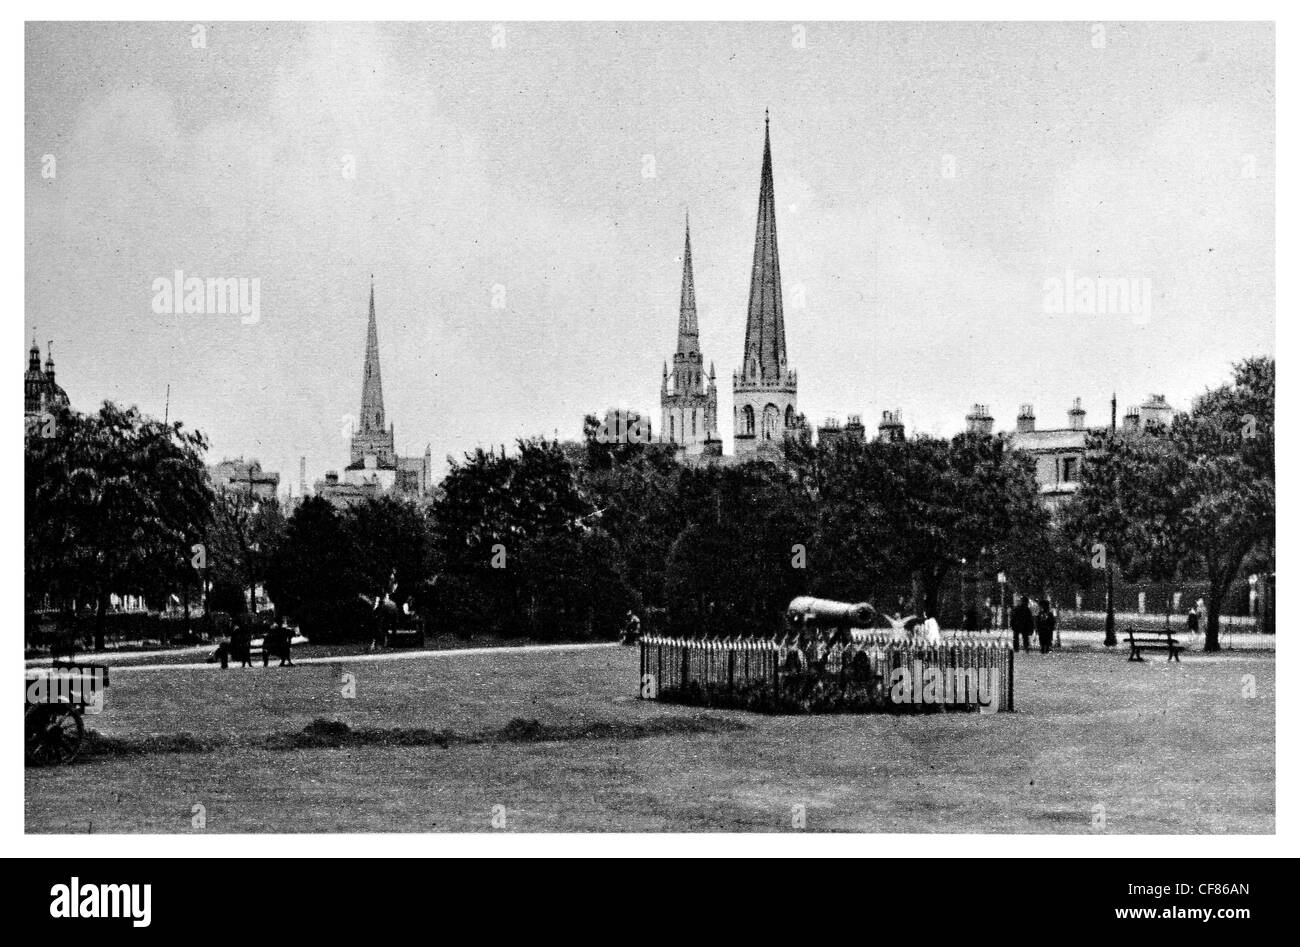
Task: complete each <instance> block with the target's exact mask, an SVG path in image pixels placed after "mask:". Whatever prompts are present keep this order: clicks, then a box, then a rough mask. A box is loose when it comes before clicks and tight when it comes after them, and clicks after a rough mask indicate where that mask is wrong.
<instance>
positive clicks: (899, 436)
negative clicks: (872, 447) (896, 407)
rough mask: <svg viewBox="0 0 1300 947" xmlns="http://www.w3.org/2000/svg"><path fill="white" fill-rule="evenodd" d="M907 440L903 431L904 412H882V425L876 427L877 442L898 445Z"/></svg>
mask: <svg viewBox="0 0 1300 947" xmlns="http://www.w3.org/2000/svg"><path fill="white" fill-rule="evenodd" d="M906 439H907V434H906V432H905V431H904V429H903V412H902V411H882V412H881V413H880V423H879V424H878V425H876V440H878V441H883V442H884V443H886V444H896V443H898V442H899V441H904V440H906Z"/></svg>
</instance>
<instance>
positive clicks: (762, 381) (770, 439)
mask: <svg viewBox="0 0 1300 947" xmlns="http://www.w3.org/2000/svg"><path fill="white" fill-rule="evenodd" d="M763 125H764V129H763V174H762V178H761V181H760V184H759V190H758V224H757V226H756V228H755V232H754V265H753V269H752V271H751V273H750V280H749V316H748V319H747V320H746V323H745V349H744V352H743V354H742V360H741V365H740V369H739V370H738V371H737V372H736V373H735V374H734V375H733V376H732V391H733V393H734V405H735V407H734V411H735V453H736V455H737V456H738V457H753V456H760V455H766V456H769V457H774V458H779V457H781V456H782V444H783V442H784V440H785V435H786V434H793V433H794V432H795V429H796V427H797V426H798V423H799V422H798V414H797V412H796V409H795V396H796V393H797V389H798V378H797V376H796V374H795V372H794V371H793V370H792V369H791V368H790V367H789V366H788V365H787V364H786V358H785V314H784V312H783V310H782V305H781V261H780V258H779V256H778V254H777V248H776V196H775V194H774V193H773V188H772V142H771V132H770V125H769V122H768V119H767V118H766V116H765V117H764V121H763Z"/></svg>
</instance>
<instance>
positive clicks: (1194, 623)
mask: <svg viewBox="0 0 1300 947" xmlns="http://www.w3.org/2000/svg"><path fill="white" fill-rule="evenodd" d="M1200 630H1201V613H1200V612H1198V611H1197V610H1196V609H1195V608H1189V609H1188V610H1187V633H1188V634H1189V635H1195V634H1197V633H1199V632H1200Z"/></svg>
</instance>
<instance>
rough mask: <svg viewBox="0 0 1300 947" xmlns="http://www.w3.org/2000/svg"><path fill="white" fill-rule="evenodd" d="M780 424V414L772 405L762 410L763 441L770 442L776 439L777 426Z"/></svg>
mask: <svg viewBox="0 0 1300 947" xmlns="http://www.w3.org/2000/svg"><path fill="white" fill-rule="evenodd" d="M780 423H781V412H780V410H779V409H778V408H777V406H776V405H774V404H769V405H768V406H767V407H766V408H764V409H763V440H765V441H770V440H772V438H774V437H776V429H777V425H778V424H780Z"/></svg>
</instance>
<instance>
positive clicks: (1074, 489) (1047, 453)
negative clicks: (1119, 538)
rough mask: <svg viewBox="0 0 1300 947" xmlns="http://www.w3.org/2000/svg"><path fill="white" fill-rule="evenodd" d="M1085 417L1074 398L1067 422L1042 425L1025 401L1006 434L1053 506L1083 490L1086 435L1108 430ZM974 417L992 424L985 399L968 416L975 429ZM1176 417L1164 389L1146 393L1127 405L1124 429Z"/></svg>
mask: <svg viewBox="0 0 1300 947" xmlns="http://www.w3.org/2000/svg"><path fill="white" fill-rule="evenodd" d="M981 413H982V415H983V416H982V417H981V416H980V415H981ZM1087 417H1088V414H1087V412H1086V411H1085V410H1084V408H1083V403H1082V400H1081V399H1079V398H1075V399H1074V404H1073V405H1071V407H1070V409H1069V410H1068V411H1067V412H1066V426H1065V427H1057V428H1040V427H1038V426H1037V418H1036V417H1035V416H1034V406H1033V405H1032V404H1022V405H1021V406H1020V412H1019V414H1017V416H1016V430H1015V432H1014V433H1013V434H1011V435H1009V436H1008V439H1007V442H1008V446H1009V447H1010V448H1011V449H1012V450H1019V451H1023V452H1024V453H1026V454H1027V455H1029V457H1030V458H1031V459H1032V460H1033V462H1034V478H1035V480H1037V481H1038V494H1039V497H1040V499H1041V500H1042V502H1043V504H1044V505H1045V506H1046V507H1047V508H1048V509H1050V510H1056V509H1059V508H1060V507H1061V506H1062V505H1063V504H1064V503H1065V502H1066V501H1067V500H1069V498H1070V497H1072V496H1073V495H1074V494H1076V493H1078V492H1079V488H1080V486H1081V485H1082V482H1083V465H1084V462H1085V460H1084V458H1085V455H1086V453H1087V445H1088V435H1089V434H1090V433H1095V432H1099V431H1104V430H1106V428H1104V427H1102V428H1089V427H1088V425H1087ZM973 419H974V421H978V423H979V424H980V426H981V429H984V427H985V426H987V430H986V431H985V433H987V432H991V431H992V430H993V419H992V418H991V417H988V413H987V411H986V410H984V408H983V406H982V405H975V406H974V407H973V408H972V409H971V414H969V415H967V416H966V420H967V429H968V430H971V429H972V427H971V425H972V423H973ZM1173 419H1174V409H1173V406H1172V405H1170V404H1169V402H1168V401H1166V400H1165V396H1164V395H1158V394H1157V395H1152V396H1151V397H1150V398H1148V399H1147V400H1146V401H1145V402H1143V404H1142V405H1141V406H1140V407H1132V408H1129V409H1128V411H1127V412H1125V414H1124V420H1123V424H1122V427H1121V429H1122V430H1124V431H1134V432H1135V431H1146V430H1150V429H1152V428H1157V427H1165V428H1167V427H1169V425H1170V424H1171V423H1172V422H1173Z"/></svg>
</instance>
